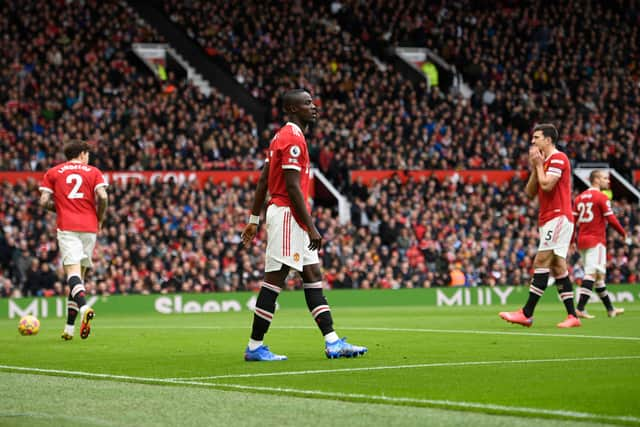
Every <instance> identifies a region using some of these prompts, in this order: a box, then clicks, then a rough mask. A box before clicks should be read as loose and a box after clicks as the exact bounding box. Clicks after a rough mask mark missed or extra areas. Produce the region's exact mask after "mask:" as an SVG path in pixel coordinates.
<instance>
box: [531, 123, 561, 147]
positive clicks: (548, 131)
mask: <svg viewBox="0 0 640 427" xmlns="http://www.w3.org/2000/svg"><path fill="white" fill-rule="evenodd" d="M533 131H534V132H536V131H540V132H542V135H544V137H545V138H551V143H552V144H553V145H556V142H557V141H558V129H556V127H555V126H554V125H552V124H551V123H540V124H537V125H536V126H535V127H534V128H533Z"/></svg>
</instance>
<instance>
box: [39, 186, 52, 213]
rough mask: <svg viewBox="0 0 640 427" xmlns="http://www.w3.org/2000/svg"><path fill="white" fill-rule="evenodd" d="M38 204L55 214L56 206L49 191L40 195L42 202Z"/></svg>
mask: <svg viewBox="0 0 640 427" xmlns="http://www.w3.org/2000/svg"><path fill="white" fill-rule="evenodd" d="M38 204H39V205H40V206H41V207H42V208H44V209H46V210H48V211H51V212H55V211H56V204H55V203H54V201H53V199H52V198H51V193H50V192H48V191H43V192H42V194H40V200H39V202H38Z"/></svg>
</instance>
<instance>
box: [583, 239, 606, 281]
mask: <svg viewBox="0 0 640 427" xmlns="http://www.w3.org/2000/svg"><path fill="white" fill-rule="evenodd" d="M580 257H581V258H582V265H584V274H587V275H590V276H594V275H595V274H596V273H602V274H605V273H606V272H607V247H606V246H605V245H603V244H601V243H598V244H597V245H596V246H595V247H593V248H589V249H583V250H581V251H580Z"/></svg>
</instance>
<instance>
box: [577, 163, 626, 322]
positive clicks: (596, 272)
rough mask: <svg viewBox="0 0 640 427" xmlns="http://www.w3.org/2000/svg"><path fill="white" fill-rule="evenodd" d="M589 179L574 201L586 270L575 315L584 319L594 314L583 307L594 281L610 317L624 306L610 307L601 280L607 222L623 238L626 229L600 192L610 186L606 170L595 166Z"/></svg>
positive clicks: (589, 295)
mask: <svg viewBox="0 0 640 427" xmlns="http://www.w3.org/2000/svg"><path fill="white" fill-rule="evenodd" d="M589 182H590V183H591V188H588V189H587V190H585V191H584V192H582V193H580V195H578V197H576V199H575V202H574V204H573V207H574V209H575V211H574V217H575V219H576V226H577V227H578V250H579V251H580V257H581V258H582V263H583V265H584V272H585V276H584V281H583V282H582V287H581V288H580V299H579V300H578V307H577V310H576V313H577V314H578V317H582V318H584V319H592V318H594V317H595V316H592V315H590V314H589V313H587V311H586V310H585V306H586V305H587V302H588V301H589V298H590V297H591V292H592V291H593V285H594V283H595V285H596V292H597V293H598V296H599V297H600V299H601V300H602V303H603V304H604V306H605V307H606V309H607V313H608V315H609V317H615V316H617V315H619V314H622V313H623V312H624V309H622V308H614V307H613V304H611V299H610V298H609V294H608V293H607V286H606V285H605V282H604V279H605V275H606V272H607V267H606V266H607V223H609V224H610V225H611V226H612V227H613V228H615V230H616V231H617V232H618V233H620V235H621V236H622V237H623V238H626V232H625V231H624V228H622V226H621V225H620V223H619V222H618V219H617V218H616V216H615V215H614V214H613V210H612V209H611V202H610V201H609V198H608V197H607V196H606V195H605V194H604V193H603V192H602V190H606V189H608V188H609V173H608V172H606V171H604V170H594V171H592V172H591V175H589Z"/></svg>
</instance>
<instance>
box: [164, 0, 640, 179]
mask: <svg viewBox="0 0 640 427" xmlns="http://www.w3.org/2000/svg"><path fill="white" fill-rule="evenodd" d="M489 3H491V4H489ZM627 3H629V2H624V1H619V2H611V3H603V2H572V3H568V4H567V3H565V2H561V3H554V4H550V3H548V2H527V3H520V2H510V1H506V2H499V3H498V4H497V5H496V4H495V3H494V2H475V1H471V0H467V1H461V2H440V3H430V2H406V1H402V0H394V1H374V2H362V1H358V0H345V1H342V2H339V1H334V2H331V3H330V2H323V1H314V2H307V3H305V6H304V7H302V4H301V3H299V2H291V3H287V6H286V7H284V6H283V4H282V2H280V1H278V0H266V1H265V0H261V1H255V0H253V1H248V2H242V3H233V2H204V1H192V2H181V1H178V0H170V1H167V2H165V3H164V7H165V12H166V13H167V15H168V16H169V17H170V18H171V19H172V20H173V21H174V22H175V23H177V24H178V25H180V26H181V27H183V28H184V29H185V30H186V32H187V34H188V35H190V36H191V37H192V38H193V39H194V40H196V41H197V42H199V43H200V44H201V46H202V47H203V48H204V50H205V52H206V53H207V54H209V55H211V56H212V57H214V58H215V59H216V60H217V61H219V62H222V63H225V64H227V66H228V69H229V71H230V72H231V73H232V74H233V75H234V76H235V77H236V79H237V80H238V81H240V82H241V83H243V84H244V85H245V87H246V88H247V90H249V91H251V93H253V95H254V96H255V97H257V98H259V99H262V100H264V101H265V102H269V103H270V104H271V105H272V107H273V109H274V111H275V108H276V96H277V94H278V93H279V92H281V90H282V89H283V88H289V87H292V86H305V87H308V88H310V89H311V90H312V91H313V93H314V94H315V95H316V96H318V97H319V98H320V101H321V107H322V112H323V116H324V119H323V120H321V121H320V123H319V125H318V126H316V128H315V130H314V135H313V138H312V144H314V145H315V147H314V148H315V149H316V151H317V152H318V157H317V159H316V160H317V161H318V162H319V164H320V166H321V168H322V169H323V171H325V172H330V175H331V176H332V178H334V179H337V181H340V180H341V176H342V175H343V172H344V170H347V169H432V168H439V169H451V168H457V167H460V168H467V169H468V168H493V169H519V168H522V167H523V166H526V150H527V145H528V139H529V137H528V131H529V129H530V128H531V126H532V124H533V123H535V122H536V121H552V122H554V123H557V124H558V125H559V126H560V130H561V135H562V141H561V143H560V146H561V147H562V148H563V149H565V150H566V151H567V152H568V154H569V156H570V157H571V158H572V159H574V160H576V161H607V162H609V163H610V164H611V165H612V166H613V167H615V168H616V169H617V170H618V171H620V172H622V173H623V174H625V175H626V176H629V173H630V170H631V169H632V168H638V167H640V166H639V165H640V159H638V157H637V156H634V155H633V143H634V141H637V140H638V138H639V137H640V84H639V83H640V68H639V67H638V59H639V58H640V56H639V53H640V52H639V46H640V40H639V39H638V26H639V25H638V24H639V23H640V21H639V19H640V14H639V13H638V8H637V3H636V7H635V9H634V8H633V7H632V6H633V4H631V5H630V6H631V7H625V5H626V4H627ZM345 16H346V17H347V18H348V19H346V20H345V19H340V18H341V17H345ZM338 22H344V23H345V28H341V27H340V26H339V25H338V24H337V23H338ZM347 27H348V28H347ZM346 29H348V30H349V31H346ZM372 39H373V40H377V41H379V42H381V43H386V44H394V43H395V42H396V41H398V42H400V41H410V42H413V44H414V45H418V46H427V47H430V48H432V49H433V50H435V51H436V52H437V53H438V54H440V55H441V57H443V58H444V59H445V60H447V61H449V62H450V63H451V64H453V65H455V66H456V67H457V68H458V70H460V71H462V72H463V74H464V78H465V81H466V82H467V83H468V84H470V85H471V89H472V90H473V95H472V97H471V98H470V99H468V100H467V99H464V98H463V97H462V96H461V95H460V94H450V93H443V91H441V90H439V88H433V89H432V90H431V91H430V92H427V90H426V86H425V84H424V83H421V84H416V85H414V84H412V83H411V82H409V81H408V80H406V79H404V78H403V77H402V76H401V75H400V74H399V73H398V72H397V71H396V70H395V69H393V68H391V67H384V66H379V64H380V63H379V62H376V61H375V60H374V59H373V58H372V56H371V55H370V54H369V53H368V52H369V50H368V49H367V48H365V43H366V42H367V41H371V40H372ZM576 46H580V48H576ZM274 117H276V115H275V114H274ZM329 169H333V170H331V171H329Z"/></svg>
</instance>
